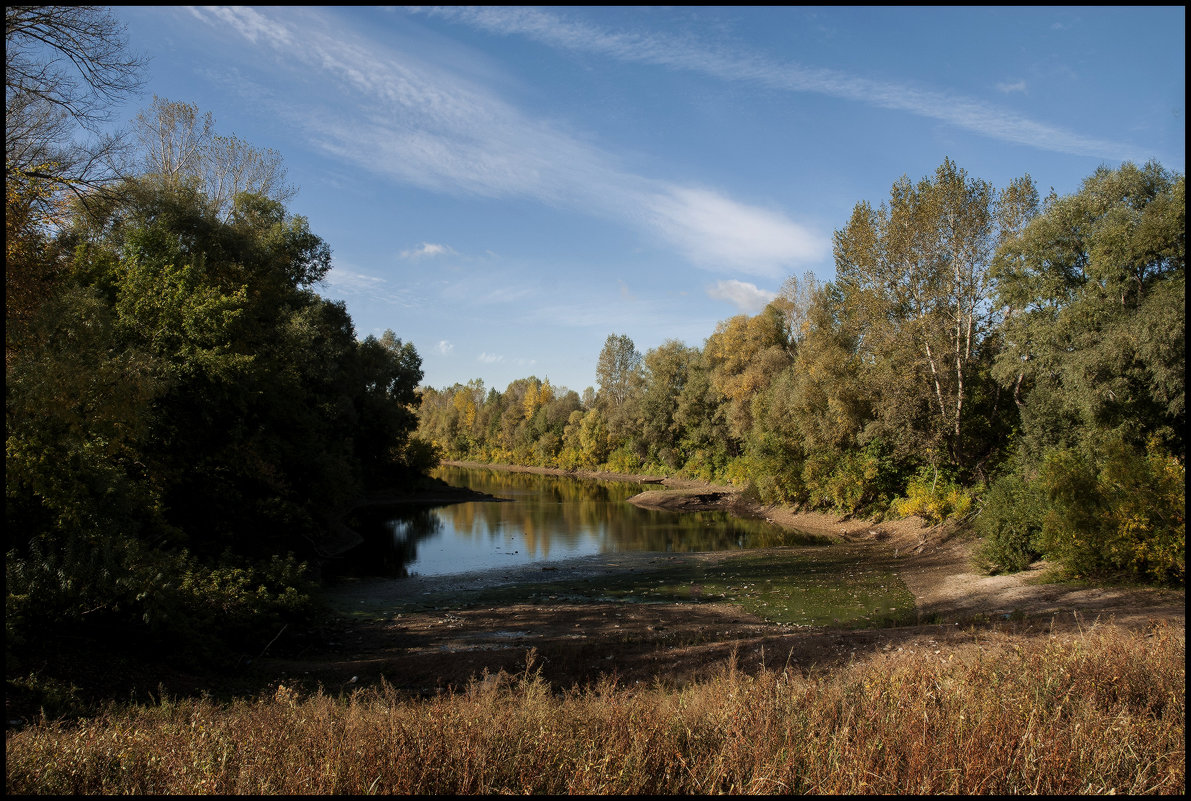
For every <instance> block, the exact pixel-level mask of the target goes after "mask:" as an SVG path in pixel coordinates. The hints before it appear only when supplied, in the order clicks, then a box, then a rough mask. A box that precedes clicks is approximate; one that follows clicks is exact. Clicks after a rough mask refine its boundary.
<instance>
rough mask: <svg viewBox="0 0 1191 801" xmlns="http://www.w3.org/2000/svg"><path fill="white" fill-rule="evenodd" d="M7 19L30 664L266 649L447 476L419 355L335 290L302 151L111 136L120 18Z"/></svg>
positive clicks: (12, 513)
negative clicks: (398, 489)
mask: <svg viewBox="0 0 1191 801" xmlns="http://www.w3.org/2000/svg"><path fill="white" fill-rule="evenodd" d="M5 17H6V23H7V33H6V48H7V51H8V53H7V73H6V74H7V84H6V110H5V117H6V136H5V144H6V151H7V152H6V165H5V166H6V172H5V182H6V186H5V190H6V191H5V226H6V229H5V234H6V253H5V265H6V267H5V296H6V303H5V306H6V308H5V311H6V316H5V346H6V347H5V423H6V436H7V439H6V443H7V449H6V474H5V501H6V503H5V522H6V526H5V531H6V534H5V568H6V588H7V592H6V606H5V620H6V657H7V658H6V662H7V664H8V667H9V671H10V673H11V672H12V671H14V670H15V671H17V672H19V671H21V670H24V669H26V666H27V665H31V664H33V662H31V661H29V660H31V659H32V656H33V655H34V654H40V655H41V657H42V658H44V657H45V656H46V655H47V654H48V655H52V654H53V653H54V652H55V649H57V648H59V647H63V646H62V644H64V643H65V644H72V643H73V645H72V646H71V647H72V648H76V649H77V646H78V643H79V642H96V643H105V644H106V645H107V646H108V647H110V646H111V645H113V644H114V643H119V644H120V647H121V648H123V647H127V645H128V644H129V643H131V642H136V643H140V644H143V645H145V646H146V647H149V648H156V647H157V646H160V645H162V644H166V645H168V646H169V648H168V649H165V652H168V653H170V654H173V655H175V656H177V657H179V658H181V659H184V660H185V659H193V658H196V657H206V656H218V655H219V651H220V650H221V649H225V648H227V647H235V646H237V645H239V644H241V643H243V642H248V641H251V642H253V643H256V644H257V648H258V649H259V645H260V644H261V639H260V638H261V637H264V638H265V640H264V641H265V642H267V641H268V637H271V636H273V635H275V634H276V632H277V630H278V627H279V626H280V625H284V624H285V621H287V620H292V619H295V618H296V617H300V616H304V615H306V614H307V613H308V612H309V611H310V606H311V603H312V601H311V596H310V588H311V571H310V570H309V569H308V565H309V564H312V563H313V562H314V560H315V559H317V558H318V557H319V556H321V555H325V553H327V552H328V551H329V550H331V549H333V548H334V547H335V545H336V542H337V541H338V540H340V539H341V538H342V536H343V533H344V532H343V525H344V524H343V522H342V520H343V515H344V513H345V512H346V511H348V510H350V509H351V508H352V507H353V505H354V504H356V503H357V502H358V501H359V499H360V498H361V497H363V496H364V495H365V494H366V493H367V492H368V491H369V490H370V489H373V488H376V487H389V486H393V485H395V484H400V483H401V482H403V481H406V480H407V479H408V478H409V476H411V475H414V474H418V473H421V472H423V471H424V470H425V469H426V468H427V467H428V466H429V464H430V461H429V460H430V457H431V452H430V450H429V449H428V448H426V447H420V446H419V443H418V442H417V440H416V439H414V438H413V437H411V434H412V432H413V429H414V428H415V426H416V417H415V410H414V403H415V402H416V400H417V396H416V394H415V390H416V387H417V384H418V382H419V381H420V380H421V378H422V372H421V360H420V358H419V356H418V354H417V352H416V351H415V350H414V348H413V346H412V345H411V344H409V343H403V342H402V341H401V340H400V339H398V338H397V337H396V336H395V335H394V334H393V333H392V332H386V333H385V334H384V335H383V336H381V337H379V338H377V337H373V336H369V337H366V338H364V339H362V340H361V339H358V338H357V337H356V334H355V331H354V329H353V326H352V321H351V318H350V317H349V315H348V313H347V311H346V310H345V308H344V306H343V304H342V303H337V302H331V301H328V300H326V299H324V298H322V297H320V296H319V295H318V294H317V293H316V292H315V291H314V287H315V286H316V285H317V284H318V282H319V281H320V280H321V279H322V278H323V276H324V275H325V274H326V272H327V270H328V269H329V267H330V258H331V251H330V248H329V246H328V244H327V243H326V242H324V241H323V240H322V239H321V238H319V237H318V236H317V235H316V234H314V233H313V232H312V231H311V230H310V228H309V225H308V223H307V221H306V220H305V219H303V218H302V217H300V216H296V215H293V214H292V213H290V212H289V211H288V210H287V209H286V206H285V201H286V200H288V199H289V198H290V197H292V195H293V194H294V191H295V190H294V189H293V188H292V187H289V186H287V185H286V183H285V170H284V167H283V165H282V162H281V158H280V156H279V155H278V154H276V153H275V152H273V151H269V150H262V149H259V148H256V147H254V146H252V145H251V144H249V143H247V142H244V141H242V140H240V139H238V138H237V137H234V136H230V137H229V136H222V135H220V134H219V133H217V131H216V128H215V120H214V118H213V117H212V115H211V114H209V113H208V114H203V113H201V112H200V111H199V110H198V109H197V108H195V107H194V106H192V105H190V104H186V103H179V102H171V101H169V100H167V99H164V98H154V100H153V102H152V104H151V105H150V106H149V107H148V108H146V109H144V110H143V111H142V112H141V113H140V114H139V115H138V116H137V117H136V119H135V120H134V121H133V123H132V125H131V128H130V130H129V131H128V132H127V133H126V135H125V136H124V137H123V138H115V137H113V136H111V135H106V134H103V133H101V132H100V128H99V125H98V123H99V122H100V121H103V120H106V119H107V115H109V111H110V108H109V107H110V103H111V101H112V100H113V99H114V98H116V97H121V96H127V95H128V94H130V93H132V92H134V91H135V90H136V89H137V88H138V86H139V83H138V81H139V74H140V73H139V71H140V70H141V68H142V67H141V65H139V64H138V63H137V62H136V61H135V59H131V58H129V57H128V56H127V55H126V53H125V50H124V47H123V39H122V35H123V33H122V29H121V28H120V27H119V26H118V25H117V24H116V23H115V21H114V20H113V18H112V17H111V16H110V15H109V14H108V13H107V12H105V11H103V10H100V9H95V8H90V7H80V8H72V7H57V8H54V7H47V8H30V7H15V8H9V9H7V10H6V12H5ZM47 54H48V55H47ZM51 56H52V57H51ZM72 65H78V69H77V70H76V69H74V68H73V66H72ZM113 638H116V639H113ZM208 652H210V653H208Z"/></svg>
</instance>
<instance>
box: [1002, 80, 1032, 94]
mask: <svg viewBox="0 0 1191 801" xmlns="http://www.w3.org/2000/svg"><path fill="white" fill-rule="evenodd" d="M997 91H998V92H1004V93H1005V94H1010V93H1011V92H1024V91H1026V82H1025V81H1015V82H1013V83H1007V82H1001V83H999V84H997Z"/></svg>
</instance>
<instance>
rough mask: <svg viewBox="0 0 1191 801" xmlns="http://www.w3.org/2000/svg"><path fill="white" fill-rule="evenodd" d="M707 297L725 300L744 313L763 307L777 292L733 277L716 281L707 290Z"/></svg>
mask: <svg viewBox="0 0 1191 801" xmlns="http://www.w3.org/2000/svg"><path fill="white" fill-rule="evenodd" d="M707 294H708V296H709V297H713V298H715V299H716V300H726V301H728V302H729V303H731V304H732V305H734V306H735V307H736V308H738V309H740V310H741V311H742V312H744V313H745V314H756V313H758V312H759V311H761V310H762V309H764V308H765V304H767V303H769V301H771V300H773V299H774V298H776V297H777V294H776V293H774V292H770V291H768V290H765V289H759V288H758V287H757V285H756V284H750V283H747V282H745V281H737V280H735V279H732V280H728V281H717V282H716V284H715V286H713V287H711V288H709V289H708V290H707Z"/></svg>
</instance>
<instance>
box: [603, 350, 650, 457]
mask: <svg viewBox="0 0 1191 801" xmlns="http://www.w3.org/2000/svg"><path fill="white" fill-rule="evenodd" d="M643 378H644V376H643V373H642V357H641V354H640V352H638V350H637V347H636V346H635V345H634V344H633V340H632V339H630V338H629V337H628V336H627V335H626V334H609V335H608V338H607V339H606V340H605V341H604V347H603V348H602V349H601V350H600V356H599V360H598V361H597V362H596V381H597V383H599V385H600V390H599V395H598V396H597V400H596V406H597V408H599V409H600V411H601V412H603V418H604V420H605V421H606V423H607V426H608V437H609V439H610V440H611V441H612V443H613V445H612V448H613V449H615V448H616V447H618V446H619V445H621V444H624V443H625V442H626V440H628V439H629V438H631V437H633V436H634V434H635V432H636V428H637V426H636V422H637V413H638V410H637V406H638V402H639V398H640V394H641V389H642V382H643ZM634 444H635V445H639V444H640V443H634Z"/></svg>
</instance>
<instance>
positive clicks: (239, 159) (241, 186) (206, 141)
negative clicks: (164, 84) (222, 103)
mask: <svg viewBox="0 0 1191 801" xmlns="http://www.w3.org/2000/svg"><path fill="white" fill-rule="evenodd" d="M134 129H135V132H136V137H137V141H138V143H139V144H140V158H141V171H142V173H144V174H147V175H155V176H157V177H158V178H159V179H160V180H161V181H163V182H164V183H165V184H166V185H167V186H177V185H178V184H180V183H182V182H185V181H195V182H197V184H198V186H199V187H200V188H201V190H202V191H203V193H204V194H205V195H206V196H207V198H208V199H209V200H210V202H211V204H212V205H213V207H214V209H215V214H216V216H218V217H219V218H220V219H221V220H224V221H227V220H229V219H231V216H232V214H233V210H234V205H235V203H234V202H235V198H236V195H238V194H239V193H241V192H250V193H252V194H256V195H262V196H264V197H267V198H270V199H271V200H276V201H278V202H280V203H285V202H286V201H288V200H290V199H291V198H293V196H294V195H295V194H297V190H296V189H295V188H294V187H292V186H290V185H288V184H287V183H286V182H285V167H284V166H283V164H282V160H281V155H280V154H279V153H277V151H275V150H272V149H268V148H266V149H263V150H262V149H261V148H257V147H254V146H253V145H250V144H248V143H247V142H245V141H243V140H242V139H239V138H238V137H236V136H234V135H233V136H221V135H219V134H217V133H216V132H215V119H214V117H213V116H212V115H211V112H209V111H208V112H207V113H206V114H200V113H199V110H198V107H197V106H194V105H192V104H190V103H178V102H171V101H170V100H167V99H165V98H162V97H157V96H156V95H155V96H154V97H153V103H152V104H151V105H150V106H149V108H148V109H145V110H144V111H141V112H140V113H139V114H138V115H137V117H136V120H135V124H134Z"/></svg>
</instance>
